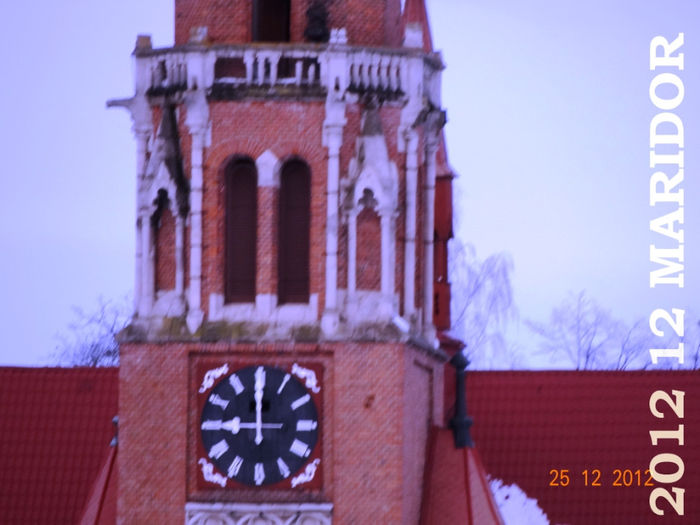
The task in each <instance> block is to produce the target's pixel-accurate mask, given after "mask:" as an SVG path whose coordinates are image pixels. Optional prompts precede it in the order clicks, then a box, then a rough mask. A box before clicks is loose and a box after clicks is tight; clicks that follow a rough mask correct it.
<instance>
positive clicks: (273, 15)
mask: <svg viewBox="0 0 700 525" xmlns="http://www.w3.org/2000/svg"><path fill="white" fill-rule="evenodd" d="M289 7H290V0H253V41H254V42H289Z"/></svg>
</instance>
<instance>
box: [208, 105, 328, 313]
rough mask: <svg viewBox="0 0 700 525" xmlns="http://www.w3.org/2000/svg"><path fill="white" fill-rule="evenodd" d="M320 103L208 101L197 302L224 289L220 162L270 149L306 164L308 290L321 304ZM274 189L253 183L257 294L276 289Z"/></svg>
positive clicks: (322, 159)
mask: <svg viewBox="0 0 700 525" xmlns="http://www.w3.org/2000/svg"><path fill="white" fill-rule="evenodd" d="M324 116H325V109H324V106H323V103H322V102H304V103H300V102H262V101H245V102H237V103H228V102H216V103H212V105H211V119H212V123H213V124H212V144H211V147H210V148H208V149H207V151H206V153H205V166H204V193H203V216H202V218H203V226H202V228H203V231H202V241H203V242H202V249H203V255H202V259H203V264H202V271H203V281H202V305H203V306H204V308H205V310H206V309H207V308H208V304H209V294H211V293H218V294H221V293H223V284H224V283H223V267H224V266H223V265H224V246H223V239H224V213H225V210H224V199H223V197H224V195H223V167H224V166H225V165H226V163H227V161H228V159H229V158H230V157H231V156H232V155H235V154H240V155H247V156H250V157H251V158H253V159H255V158H257V157H259V156H260V155H261V154H262V153H263V152H264V151H265V150H267V149H269V150H271V151H272V152H273V153H274V154H275V155H276V156H277V157H278V158H279V159H280V161H282V162H284V160H285V159H286V158H289V157H291V156H299V157H301V158H302V159H304V160H305V161H306V162H307V163H308V164H309V167H310V169H311V231H310V240H311V243H310V293H312V294H313V293H317V294H319V305H320V307H321V308H322V305H323V297H324V293H323V285H324V283H325V281H324V279H325V277H324V276H325V262H324V254H325V248H326V237H325V221H326V180H327V174H328V168H327V161H326V149H325V148H324V147H323V146H322V144H321V123H322V122H323V119H324ZM277 193H278V190H277V189H276V188H274V189H273V188H270V187H262V188H258V231H257V236H258V247H257V257H258V263H257V265H258V267H257V275H256V287H257V293H276V291H277V257H276V254H277V200H278V196H277Z"/></svg>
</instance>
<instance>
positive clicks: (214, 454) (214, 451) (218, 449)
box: [209, 439, 228, 459]
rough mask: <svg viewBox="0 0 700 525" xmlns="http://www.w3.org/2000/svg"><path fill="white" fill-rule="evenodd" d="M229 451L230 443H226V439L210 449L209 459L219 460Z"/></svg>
mask: <svg viewBox="0 0 700 525" xmlns="http://www.w3.org/2000/svg"><path fill="white" fill-rule="evenodd" d="M227 450H228V443H226V440H225V439H222V440H221V441H219V442H218V443H215V444H214V445H213V446H212V447H211V448H210V449H209V457H211V458H214V459H219V458H220V457H221V456H223V455H224V454H226V451H227Z"/></svg>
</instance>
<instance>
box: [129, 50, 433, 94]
mask: <svg viewBox="0 0 700 525" xmlns="http://www.w3.org/2000/svg"><path fill="white" fill-rule="evenodd" d="M134 55H135V59H136V71H137V75H136V77H137V78H136V86H137V93H138V92H141V93H145V94H148V95H151V96H158V95H167V94H174V93H178V92H184V91H187V90H192V89H201V88H204V89H205V90H207V92H208V93H209V94H210V95H212V94H214V96H216V93H219V94H221V93H224V94H225V93H229V94H231V93H237V94H238V96H246V95H247V94H253V95H258V96H260V95H262V96H264V95H265V94H266V93H269V94H270V95H275V96H284V95H285V94H288V95H299V94H307V95H311V96H314V95H316V96H325V94H326V93H327V92H328V90H329V89H335V90H340V91H342V92H350V93H358V94H362V93H367V92H370V93H377V94H380V95H381V96H382V97H384V98H388V99H402V98H404V97H406V96H407V94H408V93H409V92H410V89H409V83H420V84H422V86H421V88H420V89H419V90H418V91H415V90H414V91H413V92H414V93H416V92H423V95H424V96H426V97H427V98H429V99H431V101H432V102H433V103H434V104H435V105H439V100H433V99H434V98H435V97H437V98H438V99H439V93H437V92H436V90H435V89H434V86H433V84H435V83H434V82H432V81H431V79H433V78H437V77H439V74H438V73H439V71H440V70H441V69H442V68H443V66H442V63H441V60H440V57H439V55H437V54H432V53H430V54H426V53H423V52H422V51H421V50H419V49H411V48H367V47H354V46H350V45H346V44H344V43H340V44H338V43H330V44H326V45H316V44H258V43H255V44H248V45H213V46H202V45H186V46H179V47H174V48H164V49H150V48H147V49H143V48H141V49H138V48H137V50H136V51H135V52H134ZM331 60H332V61H333V63H334V66H333V67H330V63H331ZM338 64H340V65H338ZM338 71H340V72H341V73H340V74H338ZM410 71H413V74H411V73H410ZM438 87H439V84H438ZM224 98H226V97H224Z"/></svg>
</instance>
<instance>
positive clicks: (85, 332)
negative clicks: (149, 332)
mask: <svg viewBox="0 0 700 525" xmlns="http://www.w3.org/2000/svg"><path fill="white" fill-rule="evenodd" d="M73 310H74V314H75V320H74V321H73V322H71V323H70V324H69V326H68V333H67V334H62V335H60V336H59V337H58V339H59V343H58V345H57V347H56V349H55V351H54V359H55V361H56V362H57V364H59V365H60V366H119V344H118V343H117V340H116V336H117V334H118V333H119V332H120V331H121V330H122V329H123V328H124V327H125V326H126V325H127V324H128V322H129V314H128V312H129V307H128V306H127V302H126V300H124V301H121V302H115V301H108V300H105V299H103V298H100V299H99V300H98V305H97V308H96V309H95V310H94V311H92V312H86V311H85V310H83V309H81V308H77V307H74V308H73Z"/></svg>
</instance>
